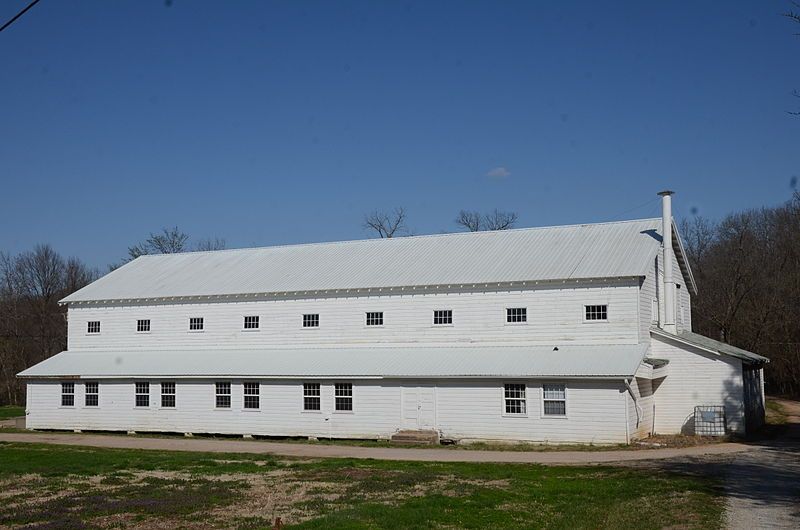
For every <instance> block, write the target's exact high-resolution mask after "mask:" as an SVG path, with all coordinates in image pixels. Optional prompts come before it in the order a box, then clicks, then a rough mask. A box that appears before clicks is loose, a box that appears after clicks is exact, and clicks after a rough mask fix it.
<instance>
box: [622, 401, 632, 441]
mask: <svg viewBox="0 0 800 530" xmlns="http://www.w3.org/2000/svg"><path fill="white" fill-rule="evenodd" d="M622 395H623V397H624V396H625V394H622ZM622 404H623V406H624V407H625V445H630V444H631V432H630V427H629V425H628V423H629V422H628V398H627V397H625V399H623V400H622Z"/></svg>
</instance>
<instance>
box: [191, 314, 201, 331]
mask: <svg viewBox="0 0 800 530" xmlns="http://www.w3.org/2000/svg"><path fill="white" fill-rule="evenodd" d="M203 324H204V322H203V317H192V318H190V319H189V331H202V330H203Z"/></svg>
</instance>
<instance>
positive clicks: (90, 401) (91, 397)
mask: <svg viewBox="0 0 800 530" xmlns="http://www.w3.org/2000/svg"><path fill="white" fill-rule="evenodd" d="M83 388H84V390H85V396H84V403H85V404H86V406H87V407H96V406H98V405H99V404H100V385H99V384H98V383H86V384H85V385H84V387H83Z"/></svg>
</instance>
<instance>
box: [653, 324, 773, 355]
mask: <svg viewBox="0 0 800 530" xmlns="http://www.w3.org/2000/svg"><path fill="white" fill-rule="evenodd" d="M650 333H652V334H654V335H657V336H659V337H663V338H665V339H669V340H671V341H674V342H677V343H679V344H684V345H687V346H691V347H693V348H697V349H698V350H702V351H705V352H707V353H712V354H714V355H727V356H729V357H735V358H737V359H741V360H742V361H743V362H744V363H746V364H766V363H768V362H769V358H767V357H764V356H763V355H758V354H757V353H753V352H750V351H747V350H744V349H742V348H737V347H736V346H731V345H730V344H726V343H724V342H721V341H718V340H714V339H711V338H709V337H706V336H704V335H700V334H697V333H692V332H686V331H685V332H682V333H678V334H677V335H676V334H674V333H669V332H667V331H664V330H663V329H661V328H650Z"/></svg>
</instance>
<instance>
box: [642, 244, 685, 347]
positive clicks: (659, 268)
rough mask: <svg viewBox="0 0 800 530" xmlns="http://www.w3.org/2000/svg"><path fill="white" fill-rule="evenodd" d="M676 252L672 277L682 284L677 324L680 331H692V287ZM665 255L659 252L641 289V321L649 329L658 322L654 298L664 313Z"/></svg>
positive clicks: (676, 295) (679, 290) (676, 307)
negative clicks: (654, 309)
mask: <svg viewBox="0 0 800 530" xmlns="http://www.w3.org/2000/svg"><path fill="white" fill-rule="evenodd" d="M675 256H676V254H675V253H674V252H673V253H672V270H673V272H672V277H673V278H674V280H675V283H676V284H678V285H680V287H679V288H678V289H676V292H675V324H676V326H677V328H678V331H679V332H680V331H691V330H692V300H691V291H690V289H691V287H690V286H689V284H688V278H686V277H685V276H684V274H683V271H681V267H680V265H679V264H678V259H677V258H676V257H675ZM663 263H664V255H663V253H661V252H659V254H658V256H657V257H656V259H655V262H654V264H653V266H652V267H651V273H650V274H648V275H647V277H645V279H644V280H643V281H642V287H641V288H640V290H639V300H640V302H639V307H640V313H639V314H640V323H641V325H642V327H643V328H644V331H645V332H646V331H647V328H649V327H650V326H651V325H656V324H657V323H658V314H657V313H656V314H654V313H653V309H652V306H653V299H656V300H658V307H659V311H660V314H661V315H664V296H663V294H662V293H661V289H662V286H663V281H664V268H663ZM642 337H643V338H642V340H647V333H645V334H644V335H643V336H642Z"/></svg>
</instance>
